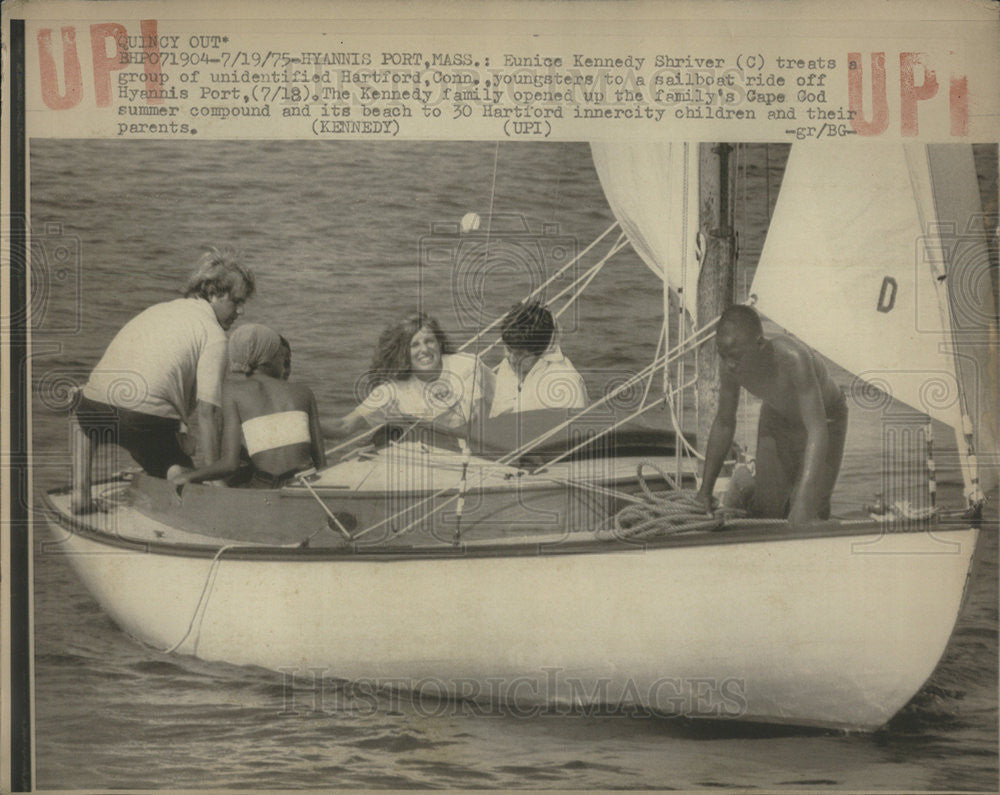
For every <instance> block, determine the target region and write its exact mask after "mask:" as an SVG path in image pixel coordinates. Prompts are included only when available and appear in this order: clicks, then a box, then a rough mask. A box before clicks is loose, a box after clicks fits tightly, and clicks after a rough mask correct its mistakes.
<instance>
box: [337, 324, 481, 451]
mask: <svg viewBox="0 0 1000 795" xmlns="http://www.w3.org/2000/svg"><path fill="white" fill-rule="evenodd" d="M362 380H363V384H364V389H365V390H366V392H367V394H366V396H365V399H364V401H362V403H361V405H360V406H358V407H357V408H356V409H354V411H352V412H351V413H350V414H348V415H347V416H346V417H344V418H343V419H340V420H335V421H333V422H327V423H325V424H324V425H323V430H324V432H325V433H327V434H329V435H332V436H338V435H340V434H344V433H352V432H354V431H358V430H360V429H362V428H364V427H365V425H368V426H371V427H375V426H377V425H380V424H382V423H384V422H390V421H392V420H403V421H413V420H422V421H425V422H430V421H433V422H435V423H437V424H438V425H441V426H444V427H447V428H453V429H454V428H461V427H462V426H464V425H466V424H468V423H469V422H470V421H472V420H474V419H475V418H477V417H482V416H485V412H486V411H487V410H488V409H489V406H490V403H491V401H492V398H493V385H494V375H493V373H492V372H490V370H489V369H488V368H486V367H485V366H483V364H482V362H481V361H480V360H479V358H478V357H477V356H473V355H471V354H467V353H451V346H450V344H449V342H448V338H447V337H446V336H445V334H444V332H443V331H442V330H441V326H440V325H439V324H438V322H437V321H436V320H435V319H434V318H432V317H429V316H428V315H425V314H423V313H422V312H415V313H413V314H411V315H408V316H407V317H405V318H404V319H403V320H402V321H400V322H399V323H396V324H393V325H391V326H389V327H387V328H386V329H385V330H384V331H383V332H382V334H381V335H379V340H378V345H377V346H376V349H375V355H374V357H373V358H372V363H371V366H370V367H369V368H368V371H367V372H366V373H365V375H364V377H363V379H362Z"/></svg>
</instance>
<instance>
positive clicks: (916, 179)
mask: <svg viewBox="0 0 1000 795" xmlns="http://www.w3.org/2000/svg"><path fill="white" fill-rule="evenodd" d="M977 223H978V225H977ZM970 252H974V253H971V254H970ZM988 274H989V260H988V256H987V254H986V242H985V240H984V239H983V224H982V213H981V209H980V202H979V197H978V192H977V187H976V176H975V168H974V164H973V160H972V151H971V148H970V147H968V146H953V145H948V146H935V147H927V146H924V145H915V144H911V145H898V144H897V145H886V146H880V145H871V146H864V147H858V146H849V145H848V146H842V147H840V148H839V151H836V150H834V149H833V148H831V147H822V148H821V147H793V149H792V152H791V155H790V157H789V159H788V165H787V168H786V170H785V176H784V180H783V182H782V186H781V193H780V194H779V197H778V203H777V206H776V207H775V213H774V217H773V218H772V221H771V228H770V231H769V232H768V237H767V241H766V243H765V245H764V250H763V252H762V254H761V259H760V264H759V266H758V269H757V273H756V274H755V277H754V282H753V287H752V288H751V297H752V298H753V299H755V300H756V305H757V307H758V309H760V311H761V312H762V313H763V314H764V315H766V316H767V317H769V318H770V319H772V320H773V321H775V322H776V323H778V324H779V325H781V326H784V327H785V328H786V329H788V330H789V331H790V332H792V333H793V334H795V335H797V336H798V337H800V338H801V339H802V340H803V341H805V342H806V343H808V344H809V345H811V346H812V347H814V348H815V349H817V350H818V351H820V352H821V353H822V354H824V355H825V356H827V357H829V358H830V359H832V360H833V361H835V362H836V363H837V364H839V365H841V366H842V367H844V368H845V369H847V370H849V371H851V372H852V373H855V374H857V375H858V376H859V377H861V378H862V379H864V380H866V381H868V382H869V383H871V384H873V385H875V386H877V387H879V388H880V389H882V390H883V391H885V392H887V393H888V394H890V395H891V396H892V397H894V398H896V399H898V400H900V401H902V402H903V403H906V404H907V405H909V406H911V407H913V408H916V409H918V410H919V411H922V412H924V413H926V414H928V415H930V416H931V417H934V418H935V419H937V420H940V421H941V422H944V423H946V424H948V425H950V426H952V427H953V428H954V429H955V430H956V434H957V436H958V439H959V451H960V454H961V455H962V459H963V461H962V463H963V475H964V476H965V479H966V485H967V487H969V488H970V490H971V491H975V490H976V489H975V477H976V474H975V469H976V467H975V461H974V460H971V459H970V457H969V455H968V452H969V451H968V449H967V445H966V444H965V442H966V437H968V438H969V439H971V438H972V436H973V434H974V433H976V434H978V435H979V436H980V438H979V439H978V440H977V441H976V442H975V444H976V446H977V447H979V449H980V450H981V451H982V450H984V449H985V450H988V451H989V454H990V456H991V457H995V456H994V454H995V449H996V448H995V445H996V435H995V429H994V428H993V424H994V423H995V415H994V414H993V412H994V411H995V407H993V406H991V404H992V400H993V398H992V391H991V385H992V384H993V383H995V382H994V381H992V380H990V379H992V378H993V377H995V375H994V374H993V373H992V372H991V369H990V368H991V366H992V367H994V368H995V362H994V363H992V365H991V361H992V360H991V342H990V338H989V335H990V333H991V330H992V333H993V334H995V321H994V320H993V318H994V310H993V304H992V296H991V295H989V293H990V290H991V288H990V280H989V275H988ZM970 285H972V286H971V287H970ZM969 290H971V291H972V292H973V293H974V294H975V295H976V296H977V298H976V299H975V300H974V301H972V303H971V305H972V306H973V307H974V309H973V310H972V311H969V306H970V303H969V299H968V295H961V294H960V293H961V292H963V291H964V292H965V293H968V292H969ZM984 296H985V297H984ZM963 301H964V302H965V303H962V302H963ZM962 324H964V326H965V328H964V329H963V328H962ZM973 325H975V328H972V326H973ZM956 329H957V331H956ZM993 344H995V341H994V343H993ZM970 346H971V347H970ZM963 348H966V349H970V350H972V351H973V352H974V355H973V356H970V355H969V353H968V352H967V351H965V352H963V350H962V349H963ZM976 357H978V361H977V359H976ZM960 363H963V364H960ZM984 445H985V447H984ZM995 482H996V473H995V468H994V471H993V473H992V474H991V475H990V474H987V477H986V478H985V482H984V485H985V486H986V488H989V487H990V485H991V483H995ZM970 484H971V485H970Z"/></svg>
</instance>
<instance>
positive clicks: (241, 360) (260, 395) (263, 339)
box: [170, 323, 326, 489]
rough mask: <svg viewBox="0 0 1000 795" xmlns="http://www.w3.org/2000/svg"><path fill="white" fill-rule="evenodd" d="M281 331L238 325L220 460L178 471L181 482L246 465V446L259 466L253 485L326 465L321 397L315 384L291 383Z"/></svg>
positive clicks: (175, 478)
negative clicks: (318, 404) (286, 375)
mask: <svg viewBox="0 0 1000 795" xmlns="http://www.w3.org/2000/svg"><path fill="white" fill-rule="evenodd" d="M281 339H282V338H281V337H280V336H279V335H278V333H277V332H276V331H274V330H272V329H270V328H268V327H267V326H263V325H260V324H258V323H247V324H245V325H242V326H240V327H239V328H237V329H236V330H235V331H234V332H233V334H232V336H231V337H230V339H229V361H230V368H231V370H232V372H233V373H234V374H236V375H235V377H234V378H231V379H229V380H228V381H226V384H225V387H224V389H223V394H222V451H221V455H220V457H219V460H218V461H216V462H214V463H212V464H210V465H208V466H204V467H201V468H200V469H196V470H193V471H189V472H176V473H172V475H171V478H170V480H171V481H172V482H173V483H176V484H178V485H180V484H184V483H198V482H200V481H203V480H216V479H219V478H224V477H227V476H229V475H232V474H234V473H235V472H236V471H237V470H238V469H239V467H240V447H241V445H243V444H245V445H246V449H247V452H248V453H249V455H250V461H251V463H252V464H253V472H252V474H251V477H250V481H249V483H248V484H247V485H248V486H250V487H251V488H271V489H276V488H281V487H282V486H284V485H285V484H286V483H289V482H290V481H291V480H292V479H293V478H294V476H295V475H296V473H298V472H301V471H302V470H304V469H309V468H310V467H316V468H320V467H323V466H325V464H326V457H325V454H324V451H323V443H322V437H321V434H320V428H319V413H318V412H317V408H316V398H315V396H314V395H313V392H312V390H311V389H309V387H307V386H305V385H304V384H296V383H293V382H291V381H286V380H285V379H284V378H283V377H282V376H283V371H284V368H285V364H286V362H287V351H286V350H285V348H284V346H283V345H282V342H281ZM240 375H242V377H240Z"/></svg>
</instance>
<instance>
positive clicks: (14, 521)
mask: <svg viewBox="0 0 1000 795" xmlns="http://www.w3.org/2000/svg"><path fill="white" fill-rule="evenodd" d="M9 41H10V64H9V72H8V74H9V75H10V131H9V134H10V137H9V138H8V140H9V141H10V197H9V198H10V347H9V351H10V359H9V361H8V365H9V370H8V373H9V374H10V390H11V391H10V400H11V410H10V443H11V444H10V447H11V449H10V452H11V465H10V488H11V493H10V611H11V615H10V633H11V638H10V640H11V657H10V679H11V681H10V718H11V733H10V738H11V739H10V745H11V747H10V783H11V791H13V792H27V791H30V790H31V615H30V611H29V608H30V604H31V582H30V578H29V572H30V567H29V555H30V554H31V544H30V532H29V528H28V463H27V461H28V453H29V450H28V394H29V392H28V384H27V382H26V380H27V361H28V337H27V315H26V309H27V286H28V274H27V263H28V259H27V256H28V252H27V232H28V230H27V193H26V190H25V187H26V185H25V179H26V177H25V172H26V163H25V157H26V155H27V145H26V144H27V141H26V138H25V114H24V110H25V95H24V65H25V60H24V51H25V50H24V48H25V42H24V20H23V19H12V20H10V32H9Z"/></svg>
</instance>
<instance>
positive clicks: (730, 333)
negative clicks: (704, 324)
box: [698, 306, 847, 523]
mask: <svg viewBox="0 0 1000 795" xmlns="http://www.w3.org/2000/svg"><path fill="white" fill-rule="evenodd" d="M715 341H716V346H717V349H718V352H719V357H720V361H719V376H720V378H719V380H720V386H719V408H718V412H717V413H716V416H715V420H714V421H713V423H712V430H711V433H710V434H709V437H708V448H707V450H706V453H705V471H704V477H703V480H702V484H701V489H700V490H699V491H698V501H699V502H700V503H701V504H702V505H704V506H705V508H706V510H708V511H709V512H711V511H712V490H713V488H714V487H715V481H716V479H717V478H718V476H719V470H720V469H721V468H722V463H723V460H724V459H725V457H726V455H727V454H728V453H729V450H730V448H731V446H732V443H733V435H734V434H735V432H736V409H737V406H738V405H739V397H740V387H743V388H745V389H746V390H747V391H748V392H749V393H750V394H752V395H755V396H756V397H758V398H760V399H761V400H762V401H763V404H764V405H763V406H762V407H761V412H760V422H759V424H758V426H757V466H756V475H755V477H754V488H753V495H752V497H751V499H750V505H749V509H750V514H751V515H752V516H757V517H769V518H771V517H773V518H782V517H787V518H788V519H789V521H790V522H792V523H802V522H809V521H813V520H816V519H829V518H830V494H831V493H832V492H833V487H834V484H835V483H836V482H837V474H838V473H839V472H840V461H841V458H842V457H843V454H844V438H845V436H846V433H847V402H846V400H845V398H844V394H843V392H842V391H841V389H840V388H839V387H838V386H837V385H836V384H835V383H834V382H833V381H832V380H831V378H830V376H829V375H828V374H827V372H826V368H825V367H824V366H823V364H822V363H821V362H820V361H819V360H818V359H817V358H816V356H815V355H814V354H813V352H812V351H811V350H810V349H809V348H807V347H806V346H805V345H803V344H802V343H801V342H799V341H798V340H795V339H793V338H791V337H787V336H780V337H774V338H772V339H766V338H765V337H764V332H763V328H762V326H761V322H760V317H759V316H758V315H757V313H756V311H754V310H753V309H751V308H750V307H748V306H731V307H729V308H728V309H727V310H726V311H725V312H723V313H722V317H721V318H720V319H719V326H718V330H717V333H716V340H715Z"/></svg>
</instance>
